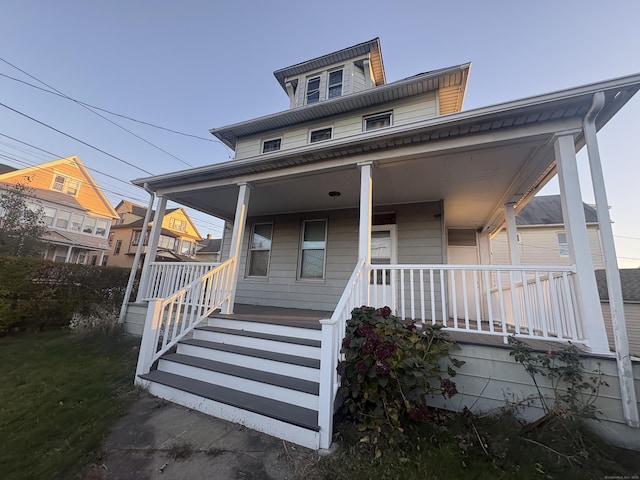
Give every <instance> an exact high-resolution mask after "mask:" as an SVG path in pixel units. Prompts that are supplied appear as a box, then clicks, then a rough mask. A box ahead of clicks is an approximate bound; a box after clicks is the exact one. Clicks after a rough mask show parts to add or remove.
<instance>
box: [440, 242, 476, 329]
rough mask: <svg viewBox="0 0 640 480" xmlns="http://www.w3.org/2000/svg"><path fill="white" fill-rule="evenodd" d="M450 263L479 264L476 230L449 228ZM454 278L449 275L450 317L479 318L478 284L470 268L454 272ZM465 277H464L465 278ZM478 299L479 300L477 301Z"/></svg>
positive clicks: (448, 251) (460, 318)
mask: <svg viewBox="0 0 640 480" xmlns="http://www.w3.org/2000/svg"><path fill="white" fill-rule="evenodd" d="M448 240H449V241H448V245H449V246H448V249H447V255H448V263H449V264H451V265H477V264H478V246H477V237H476V232H475V231H473V230H453V231H452V230H449V231H448ZM453 277H454V278H453V279H452V278H451V276H449V279H448V283H449V305H448V308H449V317H450V318H453V319H454V321H456V320H463V319H465V317H466V318H469V319H477V318H478V317H479V316H480V312H478V311H477V303H478V302H481V300H482V299H481V298H477V299H476V292H477V285H475V279H474V276H473V273H472V272H471V271H468V270H466V271H465V270H457V271H454V272H453ZM463 277H464V278H463ZM476 300H477V301H476Z"/></svg>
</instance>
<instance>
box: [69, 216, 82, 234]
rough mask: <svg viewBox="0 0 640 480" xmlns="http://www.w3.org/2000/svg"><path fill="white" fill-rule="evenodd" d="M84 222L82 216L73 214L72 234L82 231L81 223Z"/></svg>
mask: <svg viewBox="0 0 640 480" xmlns="http://www.w3.org/2000/svg"><path fill="white" fill-rule="evenodd" d="M83 220H84V216H83V215H80V214H79V213H74V214H73V215H71V230H72V231H74V232H79V231H80V230H82V222H83Z"/></svg>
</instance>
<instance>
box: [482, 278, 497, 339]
mask: <svg viewBox="0 0 640 480" xmlns="http://www.w3.org/2000/svg"><path fill="white" fill-rule="evenodd" d="M482 278H483V280H484V283H483V288H484V291H485V296H486V298H487V320H488V322H489V332H491V333H494V329H493V306H492V305H491V283H490V281H489V271H488V270H485V271H484V272H482Z"/></svg>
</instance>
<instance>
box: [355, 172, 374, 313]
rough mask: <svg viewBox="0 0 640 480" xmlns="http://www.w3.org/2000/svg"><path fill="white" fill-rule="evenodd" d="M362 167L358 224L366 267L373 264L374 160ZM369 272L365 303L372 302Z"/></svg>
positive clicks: (359, 242)
mask: <svg viewBox="0 0 640 480" xmlns="http://www.w3.org/2000/svg"><path fill="white" fill-rule="evenodd" d="M358 167H359V168H360V222H359V226H358V261H359V260H360V259H361V258H364V259H365V261H364V263H365V267H368V266H369V265H371V217H372V216H373V213H372V210H373V172H372V170H373V168H372V167H373V162H362V163H358ZM368 275H369V274H368V273H367V280H366V281H365V282H362V288H363V292H362V299H363V301H364V304H365V305H369V304H370V303H371V297H370V289H369V280H368V278H369V276H368Z"/></svg>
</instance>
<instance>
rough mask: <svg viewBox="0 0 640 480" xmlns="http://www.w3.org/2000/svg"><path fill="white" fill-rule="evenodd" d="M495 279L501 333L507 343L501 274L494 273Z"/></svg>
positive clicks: (507, 333)
mask: <svg viewBox="0 0 640 480" xmlns="http://www.w3.org/2000/svg"><path fill="white" fill-rule="evenodd" d="M496 280H497V283H498V305H499V306H500V317H501V322H502V335H503V337H502V338H503V339H504V343H507V336H508V335H509V332H508V329H507V314H506V312H505V308H504V294H503V292H502V274H501V273H498V274H497V275H496Z"/></svg>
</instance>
